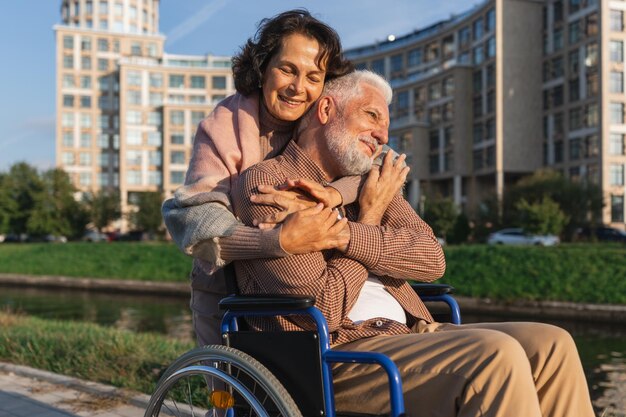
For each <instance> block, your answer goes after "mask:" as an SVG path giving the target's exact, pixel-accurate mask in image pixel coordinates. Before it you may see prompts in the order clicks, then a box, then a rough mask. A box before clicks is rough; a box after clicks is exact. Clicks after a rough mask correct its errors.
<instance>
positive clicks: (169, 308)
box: [0, 287, 626, 417]
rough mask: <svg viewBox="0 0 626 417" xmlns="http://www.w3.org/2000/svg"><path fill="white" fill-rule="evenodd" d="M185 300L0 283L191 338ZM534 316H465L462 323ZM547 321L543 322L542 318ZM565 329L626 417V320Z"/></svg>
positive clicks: (88, 312) (73, 315)
mask: <svg viewBox="0 0 626 417" xmlns="http://www.w3.org/2000/svg"><path fill="white" fill-rule="evenodd" d="M188 302H189V300H188V299H187V298H185V297H154V296H140V295H128V294H105V293H94V292H86V291H74V290H64V291H59V290H41V289H34V288H12V287H0V310H5V311H6V310H8V311H14V312H21V313H25V314H28V315H32V316H37V317H42V318H49V319H61V320H77V321H86V322H93V323H98V324H101V325H105V326H112V327H115V328H118V329H125V330H130V331H134V332H157V333H161V334H166V335H168V336H170V337H172V338H176V339H179V340H193V339H194V336H193V330H192V325H191V314H190V310H189V307H188ZM504 320H509V321H510V320H518V321H519V320H530V321H538V319H537V318H532V317H528V318H524V317H504V316H497V317H494V316H483V315H475V314H472V315H464V316H463V321H464V322H465V323H474V322H479V321H483V322H484V321H504ZM542 321H545V320H542ZM549 322H551V323H553V324H556V325H558V326H561V327H563V328H565V329H567V330H568V331H569V332H570V333H571V334H572V336H573V337H574V339H575V340H576V345H577V346H578V349H579V353H580V355H581V358H582V362H583V367H584V368H585V373H586V375H587V380H588V382H589V386H590V389H591V395H592V399H593V401H594V405H595V406H596V409H597V410H598V415H600V414H601V410H606V412H605V413H604V414H603V415H604V417H610V416H616V417H617V416H619V417H624V416H626V323H625V324H603V323H589V322H575V321H549Z"/></svg>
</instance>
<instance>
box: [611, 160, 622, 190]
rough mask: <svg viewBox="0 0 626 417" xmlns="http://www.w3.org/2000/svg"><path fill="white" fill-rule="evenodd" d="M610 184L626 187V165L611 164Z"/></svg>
mask: <svg viewBox="0 0 626 417" xmlns="http://www.w3.org/2000/svg"><path fill="white" fill-rule="evenodd" d="M609 184H610V185H618V186H619V185H624V165H623V164H611V165H609Z"/></svg>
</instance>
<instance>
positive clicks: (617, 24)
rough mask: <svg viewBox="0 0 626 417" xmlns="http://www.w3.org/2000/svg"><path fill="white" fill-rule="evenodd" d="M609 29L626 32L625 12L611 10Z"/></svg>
mask: <svg viewBox="0 0 626 417" xmlns="http://www.w3.org/2000/svg"><path fill="white" fill-rule="evenodd" d="M609 25H610V26H609V27H610V28H611V30H612V31H614V32H622V31H623V30H624V12H622V11H621V10H611V16H610V23H609Z"/></svg>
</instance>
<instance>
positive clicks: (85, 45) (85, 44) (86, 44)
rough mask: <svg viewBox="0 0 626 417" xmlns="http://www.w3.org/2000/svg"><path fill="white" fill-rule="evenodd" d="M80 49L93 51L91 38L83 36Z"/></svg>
mask: <svg viewBox="0 0 626 417" xmlns="http://www.w3.org/2000/svg"><path fill="white" fill-rule="evenodd" d="M80 49H81V50H83V51H91V38H85V37H83V38H82V39H81V40H80Z"/></svg>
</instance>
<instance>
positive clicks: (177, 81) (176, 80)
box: [169, 74, 185, 88]
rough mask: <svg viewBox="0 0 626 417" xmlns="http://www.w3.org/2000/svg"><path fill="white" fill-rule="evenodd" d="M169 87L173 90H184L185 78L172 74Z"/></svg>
mask: <svg viewBox="0 0 626 417" xmlns="http://www.w3.org/2000/svg"><path fill="white" fill-rule="evenodd" d="M169 78H170V79H169V86H170V87H171V88H184V87H185V76H184V75H180V74H170V77H169Z"/></svg>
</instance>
